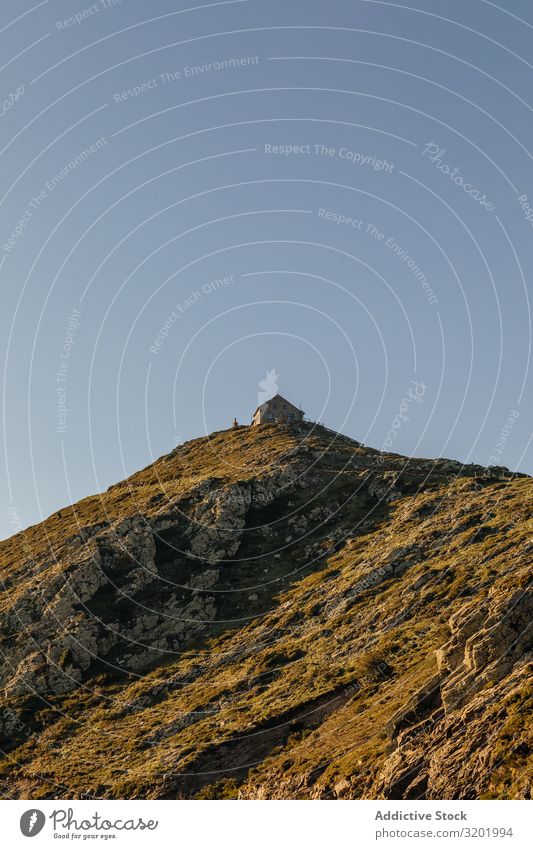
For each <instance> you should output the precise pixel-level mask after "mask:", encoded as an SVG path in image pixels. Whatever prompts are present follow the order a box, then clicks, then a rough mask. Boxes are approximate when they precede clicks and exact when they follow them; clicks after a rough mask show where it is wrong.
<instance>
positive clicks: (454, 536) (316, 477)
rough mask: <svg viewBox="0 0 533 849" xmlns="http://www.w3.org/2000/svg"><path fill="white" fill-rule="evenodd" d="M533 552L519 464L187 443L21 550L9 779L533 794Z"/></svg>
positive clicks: (54, 784)
mask: <svg viewBox="0 0 533 849" xmlns="http://www.w3.org/2000/svg"><path fill="white" fill-rule="evenodd" d="M532 551H533V546H532V544H531V481H530V479H528V478H525V477H523V476H512V475H510V474H509V473H508V472H507V470H505V469H490V470H486V469H482V468H480V467H476V466H468V467H463V466H461V465H460V464H458V463H455V462H452V461H447V460H439V461H429V460H406V459H405V458H402V457H399V456H397V455H386V454H382V453H380V452H376V451H373V450H372V449H367V448H363V447H362V446H360V445H359V444H358V443H355V442H353V441H351V440H349V439H346V438H345V437H341V436H339V435H337V436H335V435H334V434H332V433H331V432H330V431H326V430H323V429H321V428H311V427H310V426H306V425H298V426H295V427H292V428H288V427H269V426H259V427H256V428H251V429H248V428H234V429H232V430H231V431H228V432H223V433H220V434H214V435H212V436H211V437H209V438H207V439H203V440H196V441H193V442H190V443H186V444H185V445H183V446H180V447H179V448H177V449H175V451H173V452H172V453H171V454H169V455H168V456H166V457H162V458H161V459H160V460H158V461H157V462H156V463H155V464H154V465H153V466H150V467H148V468H147V469H145V470H143V471H142V472H139V473H138V474H137V475H134V476H133V477H132V478H130V479H129V480H127V481H125V482H123V483H122V484H118V485H117V486H114V487H111V488H110V490H108V492H107V493H105V494H103V495H102V496H97V497H96V496H95V497H94V498H89V499H85V500H84V501H82V502H80V503H79V504H77V505H74V507H73V508H71V509H69V510H63V511H61V513H60V514H57V515H56V516H52V517H50V519H48V520H47V522H45V523H43V524H42V525H40V526H36V527H35V528H30V529H28V530H27V531H25V532H24V533H23V534H19V535H18V536H17V537H14V538H12V539H11V540H7V541H6V542H4V543H1V544H0V563H1V564H2V578H3V586H4V592H3V593H2V594H0V613H1V617H0V640H1V643H0V645H1V647H2V652H3V664H2V667H1V669H0V688H1V692H2V694H3V701H2V706H0V735H1V737H2V740H3V742H2V743H1V746H2V748H3V749H4V750H5V751H6V752H7V753H8V754H7V755H6V757H5V761H4V764H3V766H2V767H0V784H5V790H6V792H7V787H8V785H9V792H10V793H11V794H13V793H15V794H18V795H20V796H21V797H27V796H32V795H35V796H43V795H45V796H61V795H63V796H64V797H76V796H77V795H80V794H82V793H87V792H89V793H92V794H94V795H96V796H104V797H126V798H127V797H135V796H149V797H154V798H157V797H161V798H168V797H196V796H207V797H212V798H222V797H237V796H240V797H241V798H328V799H331V798H333V799H335V798H341V799H346V798H412V799H414V798H489V797H497V798H526V797H529V795H528V794H530V781H531V773H530V772H528V770H530V764H531V756H530V752H531V743H532V741H531V737H530V732H528V725H527V721H526V720H527V717H528V707H529V709H530V706H531V668H532V665H533V664H532V661H533V654H532V652H533V647H532V642H531V628H530V624H531V620H532V614H533V594H532V592H531V589H530V579H531V559H532V557H531V555H532ZM21 552H24V556H23V557H22V558H21V556H20V553H21ZM251 765H253V766H251ZM58 788H60V789H58ZM65 788H67V789H65Z"/></svg>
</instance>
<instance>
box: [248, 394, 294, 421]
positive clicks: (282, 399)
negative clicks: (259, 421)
mask: <svg viewBox="0 0 533 849" xmlns="http://www.w3.org/2000/svg"><path fill="white" fill-rule="evenodd" d="M273 401H283V403H284V404H288V405H289V407H292V409H293V410H296V411H297V412H298V413H302V415H303V414H304V412H303V410H300V408H299V407H296V406H295V405H294V404H291V402H290V401H287V399H286V398H284V397H283V395H279V394H278V395H273V396H272V398H269V399H268V401H265V402H264V403H263V404H260V405H259V407H256V409H255V411H254V416H255V414H256V413H257V411H258V410H264V409H265V408H266V407H268V406H269V405H270V404H272V402H273Z"/></svg>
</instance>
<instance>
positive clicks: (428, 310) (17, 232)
mask: <svg viewBox="0 0 533 849" xmlns="http://www.w3.org/2000/svg"><path fill="white" fill-rule="evenodd" d="M480 3H481V4H482V5H480V4H467V5H466V7H465V5H464V4H459V3H458V0H454V2H452V3H451V4H448V7H447V13H446V14H447V15H448V16H449V17H443V15H442V14H440V13H441V11H442V10H441V8H440V5H439V2H438V0H429V2H428V3H425V4H424V9H423V10H421V9H420V10H417V9H415V8H412V9H411V8H408V7H405V6H403V5H401V4H396V3H394V2H392V3H389V2H381V0H360V2H355V3H354V2H353V0H338V2H336V3H335V4H333V6H332V5H331V4H324V3H323V2H320V0H294V2H293V3H291V4H287V3H285V2H280V0H271V2H269V3H268V4H266V3H264V2H260V0H224V1H223V2H218V3H214V4H207V5H200V4H199V5H198V6H197V7H194V8H191V6H190V4H187V3H183V2H181V0H180V2H178V3H172V4H170V3H169V2H168V0H157V3H156V4H155V5H152V6H151V7H150V10H149V11H147V9H146V7H145V4H143V3H141V2H139V0H128V2H122V3H118V2H107V0H106V2H105V3H104V2H101V3H99V4H98V3H97V4H93V5H94V7H95V8H96V9H97V11H94V12H87V14H84V13H83V11H82V10H83V9H87V8H89V6H90V4H85V6H84V4H83V3H80V4H79V6H80V8H79V9H73V8H72V4H71V3H69V2H67V0H53V2H52V0H45V2H43V3H40V4H38V5H36V6H35V7H31V5H30V4H29V3H27V2H24V3H23V7H24V9H25V11H24V10H23V12H22V13H21V3H20V0H7V2H6V3H5V4H4V6H3V9H2V18H3V24H2V25H0V35H3V37H4V39H5V40H6V56H7V59H6V65H5V66H4V68H3V70H2V74H3V79H4V97H3V112H2V115H1V116H0V117H1V118H2V120H3V129H4V134H5V142H4V146H3V149H2V151H0V155H1V156H2V158H3V165H4V169H3V173H4V175H5V179H4V183H5V186H4V192H3V196H2V202H1V208H0V217H1V221H2V228H3V238H2V241H1V244H0V272H1V274H2V277H3V283H4V286H3V293H4V310H3V311H2V315H1V316H0V339H1V340H2V342H1V345H2V348H1V351H2V363H3V410H2V426H3V435H4V443H3V452H2V453H3V459H2V482H3V486H2V488H1V489H2V494H1V498H2V501H1V504H0V537H2V538H8V537H9V536H11V535H12V534H13V529H14V527H15V524H14V522H13V516H14V515H15V516H17V517H18V519H17V522H18V523H20V527H21V528H24V527H29V526H32V525H35V524H38V523H39V522H40V521H42V520H43V518H44V517H45V516H49V515H51V514H52V513H54V512H55V511H56V510H58V509H61V507H63V506H65V504H73V503H76V502H77V501H78V500H80V499H81V498H83V497H85V495H86V494H87V493H89V492H93V493H97V492H102V491H104V490H105V489H106V488H107V487H108V486H110V485H111V484H112V483H113V482H116V481H119V480H123V479H124V478H126V477H128V476H129V475H131V474H133V473H134V472H135V471H136V470H138V469H140V468H143V467H145V466H147V465H148V464H149V463H150V462H152V461H153V459H154V457H158V456H160V455H162V454H163V453H165V452H166V451H168V450H169V448H168V446H175V444H176V442H178V441H180V442H183V441H187V440H189V439H191V438H197V437H200V436H201V435H202V434H207V433H209V432H215V431H217V430H220V429H222V428H224V429H225V428H226V426H227V427H229V426H230V423H231V421H232V420H233V418H234V417H236V418H237V419H238V420H239V421H240V420H245V419H247V418H248V416H250V415H251V413H252V411H253V408H254V407H255V406H257V405H256V404H255V401H256V399H257V398H258V397H260V393H261V392H264V391H266V390H265V389H264V387H263V386H262V385H261V384H264V383H266V384H267V385H269V381H272V380H274V381H275V382H276V384H277V385H279V388H280V392H281V394H283V395H284V396H285V397H287V398H289V399H291V398H292V399H294V401H293V403H295V404H301V405H302V407H303V409H304V410H305V411H306V412H307V415H308V416H311V417H312V418H313V419H316V420H318V421H324V422H326V423H327V425H328V426H329V427H331V428H332V429H333V430H335V431H339V432H343V433H344V434H346V435H347V436H349V437H351V438H353V439H355V440H357V441H360V442H363V443H365V444H369V445H375V446H376V447H377V448H379V447H380V446H382V445H383V444H384V443H385V441H386V440H390V441H392V442H393V444H394V451H396V452H397V453H399V454H401V455H403V456H407V457H409V456H413V457H415V456H425V457H435V458H437V457H440V456H444V457H451V458H457V459H458V460H459V461H460V462H462V463H465V464H468V463H471V462H474V463H476V464H479V465H483V466H486V465H489V464H490V459H491V458H498V459H499V461H500V464H501V465H503V466H506V467H508V468H509V469H510V470H511V471H517V472H522V473H527V474H531V473H533V445H532V432H531V421H532V420H533V392H532V391H531V368H530V356H531V311H530V289H531V284H530V281H529V279H528V275H527V268H528V267H530V265H531V262H532V261H533V239H532V238H531V226H532V224H533V201H532V200H531V198H532V197H533V193H532V192H531V191H528V188H529V185H530V184H531V182H532V178H533V167H532V166H533V162H532V160H533V157H532V156H531V154H530V153H529V151H528V147H527V139H528V136H529V132H528V131H529V129H530V124H531V121H530V113H529V112H528V111H527V109H526V107H527V98H528V93H529V90H528V87H527V85H526V83H527V80H526V78H525V74H524V72H523V67H522V66H523V64H524V63H525V59H524V58H523V57H524V56H526V55H528V51H529V49H530V46H529V32H528V29H530V28H531V26H533V24H529V23H528V22H527V21H528V19H529V17H530V13H531V10H530V7H529V4H527V3H526V2H525V0H513V3H512V11H510V10H505V9H500V8H499V7H498V6H497V5H495V4H492V3H487V2H484V0H480ZM176 7H177V8H176ZM481 8H482V10H483V27H482V31H480V24H479V17H480V9H481ZM458 21H459V22H460V23H458ZM507 44H512V46H513V49H512V50H510V49H509V48H508V47H505V48H504V47H503V45H507ZM495 63H497V67H498V69H499V72H498V78H496V77H495V76H494V66H495ZM429 69H431V71H430V70H429ZM495 87H496V88H495ZM495 91H496V94H497V95H498V96H497V97H495ZM527 108H529V107H527ZM417 386H418V387H421V386H423V387H424V390H423V393H422V394H421V395H417V394H416V387H417ZM413 396H414V397H413ZM415 399H416V400H415ZM399 420H400V421H401V424H400V426H399V427H394V426H393V423H394V422H398V421H399ZM391 431H394V435H391ZM492 465H495V463H492ZM16 527H17V528H18V524H17V525H16Z"/></svg>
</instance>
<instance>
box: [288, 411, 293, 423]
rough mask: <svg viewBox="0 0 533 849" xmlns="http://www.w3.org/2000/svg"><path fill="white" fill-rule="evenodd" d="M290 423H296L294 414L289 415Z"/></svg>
mask: <svg viewBox="0 0 533 849" xmlns="http://www.w3.org/2000/svg"><path fill="white" fill-rule="evenodd" d="M289 421H290V422H293V421H294V413H289Z"/></svg>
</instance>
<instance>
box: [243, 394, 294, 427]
mask: <svg viewBox="0 0 533 849" xmlns="http://www.w3.org/2000/svg"><path fill="white" fill-rule="evenodd" d="M303 417H304V412H303V410H300V409H298V407H295V406H294V404H291V402H290V401H287V400H286V399H285V398H282V396H281V395H274V397H273V398H270V400H269V401H265V403H264V404H261V405H260V406H259V407H258V408H257V410H256V411H255V413H254V414H253V417H252V425H259V424H274V423H279V422H288V423H289V424H291V423H294V422H301V421H302V420H303Z"/></svg>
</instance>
